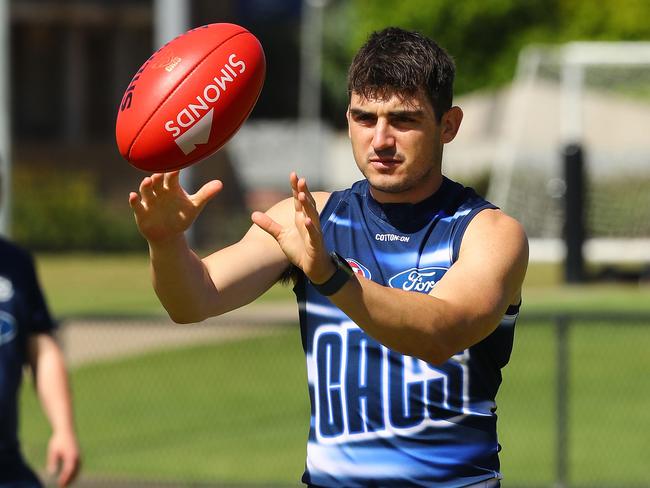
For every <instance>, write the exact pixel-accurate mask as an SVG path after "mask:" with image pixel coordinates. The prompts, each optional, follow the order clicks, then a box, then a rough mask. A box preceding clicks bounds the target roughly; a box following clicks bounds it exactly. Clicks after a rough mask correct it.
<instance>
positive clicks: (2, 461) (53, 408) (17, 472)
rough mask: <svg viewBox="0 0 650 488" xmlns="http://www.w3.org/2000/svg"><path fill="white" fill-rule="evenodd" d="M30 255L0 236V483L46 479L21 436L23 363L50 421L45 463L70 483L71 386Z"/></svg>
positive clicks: (34, 484) (28, 484)
mask: <svg viewBox="0 0 650 488" xmlns="http://www.w3.org/2000/svg"><path fill="white" fill-rule="evenodd" d="M54 327H55V324H54V322H53V321H52V318H51V316H50V314H49V312H48V309H47V306H46V304H45V300H44V298H43V294H42V293H41V290H40V287H39V285H38V280H37V278H36V272H35V270H34V265H33V263H32V259H31V257H30V256H29V255H28V254H27V253H26V252H25V251H24V250H22V249H20V248H18V247H17V246H15V245H14V244H11V243H9V242H7V241H5V240H2V239H0V488H39V487H42V486H43V485H42V484H41V483H40V481H39V480H38V478H37V477H36V476H35V475H34V473H33V472H32V470H31V469H30V468H29V467H28V466H27V464H26V463H25V461H24V460H23V458H22V456H21V453H20V447H19V442H18V435H17V434H18V392H19V389H20V384H21V380H22V371H23V366H24V365H25V364H29V366H30V368H31V371H32V373H33V377H34V382H35V385H36V390H37V392H38V397H39V399H40V402H41V404H42V406H43V409H44V410H45V413H46V415H47V417H48V420H49V422H50V425H51V427H52V436H51V438H50V441H49V444H48V450H47V469H48V471H49V473H50V474H52V475H54V474H55V473H56V472H57V471H59V473H58V477H57V486H59V487H65V486H69V485H70V484H71V483H72V482H73V481H74V479H75V477H76V475H77V472H78V470H79V463H80V461H79V460H80V457H79V447H78V444H77V438H76V436H75V431H74V426H73V418H72V405H71V398H70V389H69V386H68V377H67V373H66V370H65V365H64V361H63V354H62V352H61V349H60V348H59V346H58V344H57V342H56V341H55V339H54V337H53V336H52V333H53V330H54Z"/></svg>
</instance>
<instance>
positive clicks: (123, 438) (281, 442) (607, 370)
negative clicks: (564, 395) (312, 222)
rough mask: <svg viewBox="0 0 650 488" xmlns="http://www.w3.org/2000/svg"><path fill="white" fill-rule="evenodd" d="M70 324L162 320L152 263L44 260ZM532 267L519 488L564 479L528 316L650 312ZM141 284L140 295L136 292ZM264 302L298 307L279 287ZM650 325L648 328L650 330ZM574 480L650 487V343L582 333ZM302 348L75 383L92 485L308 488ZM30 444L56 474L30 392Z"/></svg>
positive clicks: (545, 340) (522, 330)
mask: <svg viewBox="0 0 650 488" xmlns="http://www.w3.org/2000/svg"><path fill="white" fill-rule="evenodd" d="M38 263H39V268H40V272H41V277H42V282H43V283H44V286H45V288H46V292H47V294H48V298H49V301H50V303H51V306H52V308H53V310H54V311H55V313H56V314H57V316H60V317H61V316H71V315H99V316H101V315H126V316H128V315H130V314H137V315H142V314H145V315H146V314H152V313H153V314H160V313H161V308H160V305H159V304H158V302H157V300H156V298H155V295H154V294H153V292H152V291H151V289H150V284H149V276H148V265H147V260H146V257H145V256H119V257H117V256H112V257H111V256H101V257H94V256H88V257H79V256H62V257H56V256H39V259H38ZM559 276H560V275H559V268H558V267H553V266H546V265H532V266H531V267H530V270H529V274H528V277H527V280H526V284H525V289H524V308H523V311H522V318H521V320H520V324H519V325H518V329H517V332H516V342H515V349H514V351H513V355H512V360H511V362H510V364H509V365H508V366H507V368H506V369H505V370H504V384H503V386H502V389H501V392H500V394H499V397H498V398H497V401H498V404H499V410H498V414H499V419H500V424H499V425H500V427H499V431H500V439H501V443H502V445H503V451H502V454H501V459H502V464H503V472H504V474H505V476H506V480H507V481H506V484H505V486H509V485H510V486H515V485H524V486H525V485H529V486H533V485H539V484H550V483H551V482H552V480H553V475H554V470H555V453H554V448H553V446H554V442H555V430H556V425H555V417H554V415H555V389H554V382H555V375H556V371H555V352H556V349H555V347H556V346H555V336H554V329H553V327H551V324H541V323H532V322H530V321H528V320H527V319H526V313H527V312H552V311H559V310H562V311H569V312H571V311H578V312H584V311H598V310H619V311H643V312H650V287H648V286H647V285H646V286H630V285H626V286H623V285H611V284H601V285H588V286H562V285H560V284H559ZM127 284H128V286H126V285H127ZM262 300H275V301H277V300H293V298H292V293H291V291H290V289H289V288H287V287H284V288H282V287H274V288H273V289H272V290H271V291H270V292H269V293H268V294H267V295H266V296H265V297H263V298H262ZM646 325H647V324H646ZM569 337H570V344H569V346H570V347H569V349H570V353H571V360H570V381H571V384H570V409H569V416H570V422H571V431H570V436H569V445H570V451H569V463H570V464H569V472H570V479H571V480H572V482H573V483H574V484H575V486H595V485H599V484H609V485H610V486H624V485H637V486H645V485H648V484H650V475H648V474H647V470H646V469H645V466H646V462H647V459H646V458H647V453H648V452H650V436H648V432H650V413H649V412H650V410H649V409H648V405H650V389H648V388H647V379H646V378H647V374H648V373H647V372H648V371H650V355H648V354H647V350H648V349H650V329H648V327H643V326H636V325H623V324H582V323H580V324H576V326H575V327H573V328H572V329H571V334H570V336H569ZM304 370H305V368H304V358H303V357H302V352H301V347H300V335H299V332H298V331H297V330H295V329H294V328H291V330H287V331H286V332H282V333H279V334H278V335H273V336H270V337H267V338H256V339H248V340H241V341H238V342H232V343H225V344H205V345H202V346H200V347H185V348H180V349H175V350H172V351H168V352H163V353H153V354H146V355H142V356H139V357H136V358H132V359H128V360H122V361H111V362H103V363H96V364H94V365H91V366H84V367H79V368H77V369H75V370H73V371H72V382H73V388H74V392H75V405H76V412H77V423H78V426H79V432H80V436H81V441H82V446H83V450H84V456H85V468H84V469H85V473H86V475H88V476H106V477H114V478H122V477H123V478H129V477H131V478H145V479H165V480H184V481H202V480H229V481H239V482H258V483H265V482H267V483H270V482H272V481H275V482H283V483H287V484H295V483H296V481H297V480H298V479H299V476H300V473H301V472H302V469H303V463H304V457H305V442H306V435H307V426H308V410H309V405H308V401H307V388H306V381H305V371H304ZM22 402H23V406H22V407H23V408H22V410H23V422H22V426H23V430H24V432H23V434H24V439H25V450H26V452H27V455H28V457H29V458H30V459H32V460H34V461H35V462H36V463H37V465H42V459H43V452H44V449H45V442H46V440H47V424H46V422H45V421H44V419H43V417H42V415H41V414H40V413H39V409H38V406H37V402H36V400H35V398H34V395H33V393H32V392H31V388H24V389H23V396H22Z"/></svg>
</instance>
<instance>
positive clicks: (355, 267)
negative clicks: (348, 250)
mask: <svg viewBox="0 0 650 488" xmlns="http://www.w3.org/2000/svg"><path fill="white" fill-rule="evenodd" d="M346 261H347V262H348V263H349V264H350V266H352V271H354V274H356V275H359V276H363V277H364V278H366V279H370V270H369V269H368V268H366V267H365V266H364V265H363V264H361V263H360V262H359V261H355V260H354V259H352V258H346Z"/></svg>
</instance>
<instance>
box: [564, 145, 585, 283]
mask: <svg viewBox="0 0 650 488" xmlns="http://www.w3.org/2000/svg"><path fill="white" fill-rule="evenodd" d="M563 157H564V178H565V181H566V193H565V201H564V229H563V232H564V243H565V245H566V258H565V262H564V280H565V281H566V282H567V283H582V282H584V281H585V262H584V261H585V260H584V255H583V252H582V246H583V244H584V241H585V215H584V213H585V210H584V200H585V175H584V166H585V162H584V151H583V149H582V146H581V145H580V144H569V145H568V146H566V147H565V148H564V154H563Z"/></svg>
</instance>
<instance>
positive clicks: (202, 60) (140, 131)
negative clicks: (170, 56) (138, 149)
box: [127, 30, 249, 160]
mask: <svg viewBox="0 0 650 488" xmlns="http://www.w3.org/2000/svg"><path fill="white" fill-rule="evenodd" d="M242 34H249V32H248V31H247V30H243V31H241V32H237V33H236V34H233V35H232V36H230V37H228V38H226V39H224V40H223V41H222V42H221V43H220V44H219V45H218V46H215V47H214V48H213V49H212V50H210V52H208V53H207V54H206V55H205V56H203V57H202V58H201V59H200V60H199V61H198V62H197V63H196V64H195V65H194V68H192V69H191V70H190V71H188V72H187V74H186V75H185V76H184V77H183V78H182V79H181V80H180V81H179V82H178V83H177V84H176V86H175V87H174V89H173V90H171V91H170V92H169V94H168V95H167V96H166V97H165V98H163V99H162V101H161V102H160V103H159V104H158V105H157V106H156V108H155V109H154V110H153V111H152V112H151V115H149V117H147V119H146V120H145V121H144V123H143V124H142V127H140V130H138V132H137V133H136V135H135V137H134V138H133V141H131V144H130V145H129V151H128V153H127V154H128V156H129V160H130V159H131V151H132V150H133V146H135V143H136V141H137V140H138V138H139V137H140V135H141V134H142V131H144V129H145V127H147V125H148V124H149V122H151V119H152V118H153V117H154V115H156V112H158V110H159V109H160V107H162V106H163V104H164V103H165V102H166V101H167V100H169V98H170V97H171V96H172V95H173V94H174V93H176V91H177V90H178V89H179V88H180V86H181V85H182V84H183V82H184V81H185V80H186V79H187V78H188V77H189V76H191V74H192V73H194V72H195V71H196V70H197V69H198V68H199V66H201V64H203V62H204V61H205V60H206V58H207V57H208V56H210V55H211V54H212V53H213V52H215V51H216V50H217V49H219V48H220V47H221V46H223V45H224V44H225V43H226V42H228V41H229V40H230V39H232V38H234V37H237V36H239V35H242Z"/></svg>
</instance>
